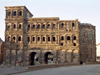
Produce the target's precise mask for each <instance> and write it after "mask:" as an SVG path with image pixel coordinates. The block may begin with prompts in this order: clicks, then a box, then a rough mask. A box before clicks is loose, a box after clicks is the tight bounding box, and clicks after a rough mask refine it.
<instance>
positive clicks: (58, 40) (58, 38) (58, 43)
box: [57, 35, 60, 44]
mask: <svg viewBox="0 0 100 75" xmlns="http://www.w3.org/2000/svg"><path fill="white" fill-rule="evenodd" d="M57 36H58V44H59V39H60V38H59V35H57Z"/></svg>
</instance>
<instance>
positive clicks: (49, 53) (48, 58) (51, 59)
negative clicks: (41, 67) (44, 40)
mask: <svg viewBox="0 0 100 75" xmlns="http://www.w3.org/2000/svg"><path fill="white" fill-rule="evenodd" d="M48 60H50V61H53V54H52V53H51V52H47V53H45V55H44V62H45V64H48Z"/></svg>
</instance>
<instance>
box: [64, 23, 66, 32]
mask: <svg viewBox="0 0 100 75" xmlns="http://www.w3.org/2000/svg"><path fill="white" fill-rule="evenodd" d="M64 31H66V23H65V22H64Z"/></svg>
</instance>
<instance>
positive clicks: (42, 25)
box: [27, 22, 76, 31]
mask: <svg viewBox="0 0 100 75" xmlns="http://www.w3.org/2000/svg"><path fill="white" fill-rule="evenodd" d="M71 23H72V24H71ZM58 24H59V28H60V29H62V28H65V27H66V29H68V27H67V25H68V22H65V23H57V24H56V23H35V24H33V23H32V24H28V26H27V30H28V31H29V30H33V29H50V28H51V29H55V28H58V27H56V26H58ZM69 24H70V25H69V29H70V30H71V29H74V28H75V29H76V26H75V25H76V24H75V23H74V22H70V23H69ZM71 27H72V28H71Z"/></svg>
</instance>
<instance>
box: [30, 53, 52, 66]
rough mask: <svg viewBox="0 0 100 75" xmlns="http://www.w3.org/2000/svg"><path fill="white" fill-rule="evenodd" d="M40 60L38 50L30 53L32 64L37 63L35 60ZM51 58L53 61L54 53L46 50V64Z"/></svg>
mask: <svg viewBox="0 0 100 75" xmlns="http://www.w3.org/2000/svg"><path fill="white" fill-rule="evenodd" d="M50 56H51V57H50ZM38 60H39V58H38V54H37V53H36V52H31V53H30V54H29V62H30V65H35V64H36V63H35V61H38ZM49 60H50V61H53V54H52V53H51V52H46V53H45V54H44V64H48V63H49Z"/></svg>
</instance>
